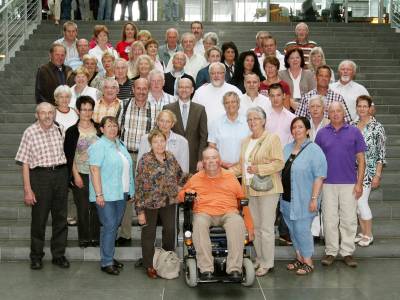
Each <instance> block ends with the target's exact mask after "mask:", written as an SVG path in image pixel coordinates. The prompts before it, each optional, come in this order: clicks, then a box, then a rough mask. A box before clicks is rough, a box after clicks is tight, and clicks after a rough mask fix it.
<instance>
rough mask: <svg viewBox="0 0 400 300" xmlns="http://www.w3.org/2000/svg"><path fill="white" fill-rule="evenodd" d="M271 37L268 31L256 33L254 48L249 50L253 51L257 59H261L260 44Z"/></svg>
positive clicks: (261, 50)
mask: <svg viewBox="0 0 400 300" xmlns="http://www.w3.org/2000/svg"><path fill="white" fill-rule="evenodd" d="M269 37H271V34H270V33H269V32H268V31H264V30H262V31H258V32H257V34H256V47H255V48H254V49H251V50H253V51H254V53H255V54H256V55H257V57H261V56H262V54H263V49H262V42H263V41H264V40H266V39H267V38H269Z"/></svg>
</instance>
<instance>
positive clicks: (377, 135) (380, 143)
mask: <svg viewBox="0 0 400 300" xmlns="http://www.w3.org/2000/svg"><path fill="white" fill-rule="evenodd" d="M359 122H360V120H359V119H357V120H355V121H354V122H353V123H352V124H353V125H354V126H357V124H358V123H359ZM361 133H362V135H363V137H364V140H365V143H366V144H367V147H368V149H367V151H366V152H365V162H366V166H365V176H364V182H363V185H364V186H365V187H369V186H370V185H371V181H372V178H373V177H374V176H375V174H376V164H377V163H382V164H383V165H384V164H386V145H385V143H386V135H385V129H384V128H383V126H382V124H381V123H379V122H378V121H377V120H376V119H375V118H371V121H370V122H369V123H368V124H367V125H366V126H365V127H364V129H363V130H362V131H361Z"/></svg>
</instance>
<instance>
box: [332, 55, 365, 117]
mask: <svg viewBox="0 0 400 300" xmlns="http://www.w3.org/2000/svg"><path fill="white" fill-rule="evenodd" d="M338 70H339V80H338V81H337V82H335V83H332V84H331V85H330V88H331V89H332V90H333V91H334V92H336V93H338V94H340V95H342V96H343V98H344V101H345V102H346V105H347V108H348V109H349V112H350V115H351V118H352V119H353V120H355V119H356V117H357V112H356V100H357V98H358V97H359V96H361V95H366V96H369V93H368V91H367V89H366V88H365V87H364V86H363V85H361V84H359V83H357V82H355V81H353V79H354V77H355V76H356V71H357V65H356V64H355V62H354V61H352V60H343V61H342V62H341V63H340V64H339V67H338Z"/></svg>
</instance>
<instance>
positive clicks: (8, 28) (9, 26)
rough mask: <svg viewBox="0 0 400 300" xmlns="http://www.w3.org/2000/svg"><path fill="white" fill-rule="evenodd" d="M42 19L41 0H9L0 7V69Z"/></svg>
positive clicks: (2, 68)
mask: <svg viewBox="0 0 400 300" xmlns="http://www.w3.org/2000/svg"><path fill="white" fill-rule="evenodd" d="M41 20H42V2H41V1H40V0H9V1H7V2H6V3H5V4H4V6H2V7H1V9H0V71H3V70H4V68H5V65H6V64H8V63H9V62H10V59H11V58H12V57H14V56H15V53H16V52H17V51H18V50H19V48H20V47H21V46H22V45H23V44H24V42H25V40H26V39H28V37H29V35H30V34H32V32H33V31H34V30H35V29H36V28H37V26H38V25H39V24H40V22H41Z"/></svg>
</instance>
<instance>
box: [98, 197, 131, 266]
mask: <svg viewBox="0 0 400 300" xmlns="http://www.w3.org/2000/svg"><path fill="white" fill-rule="evenodd" d="M96 206H97V214H98V215H99V220H100V223H101V224H102V225H103V226H102V227H101V229H100V256H101V266H102V267H106V266H111V265H112V264H113V258H114V252H115V239H116V238H117V231H118V226H119V224H121V220H122V216H123V215H124V211H125V206H126V201H125V200H118V201H107V202H106V204H105V205H104V207H100V206H98V205H96Z"/></svg>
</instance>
